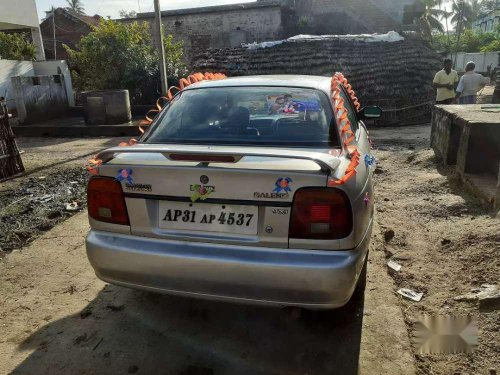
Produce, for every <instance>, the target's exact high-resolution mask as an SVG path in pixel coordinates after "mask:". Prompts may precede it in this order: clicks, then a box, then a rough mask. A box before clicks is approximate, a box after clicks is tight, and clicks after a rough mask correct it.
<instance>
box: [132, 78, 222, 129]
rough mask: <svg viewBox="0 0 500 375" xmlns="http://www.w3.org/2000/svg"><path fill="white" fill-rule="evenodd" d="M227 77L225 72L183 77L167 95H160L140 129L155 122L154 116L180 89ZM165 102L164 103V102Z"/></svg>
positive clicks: (141, 123)
mask: <svg viewBox="0 0 500 375" xmlns="http://www.w3.org/2000/svg"><path fill="white" fill-rule="evenodd" d="M224 78H227V77H226V75H225V74H223V73H208V72H205V73H199V72H198V73H193V74H191V75H189V76H187V77H186V78H181V79H180V80H179V86H171V87H170V88H169V89H168V91H167V94H166V95H165V96H162V97H160V98H159V99H158V100H157V101H156V108H153V109H150V110H149V111H148V113H146V119H145V120H142V121H141V122H140V123H139V130H140V132H141V133H144V129H142V127H141V125H150V124H151V123H152V122H153V119H154V116H156V115H157V114H158V113H160V111H161V110H162V109H163V107H164V106H165V105H166V104H168V103H169V102H170V101H171V100H172V99H173V98H174V96H175V94H177V93H178V92H179V91H182V90H184V89H185V88H186V87H188V86H190V85H192V84H193V83H196V82H201V81H215V80H219V79H224ZM162 103H163V104H162ZM151 116H152V117H151Z"/></svg>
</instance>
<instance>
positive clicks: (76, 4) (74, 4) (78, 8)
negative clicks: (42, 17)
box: [66, 0, 85, 14]
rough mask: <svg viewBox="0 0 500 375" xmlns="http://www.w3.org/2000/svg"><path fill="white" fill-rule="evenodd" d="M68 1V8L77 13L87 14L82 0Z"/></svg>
mask: <svg viewBox="0 0 500 375" xmlns="http://www.w3.org/2000/svg"><path fill="white" fill-rule="evenodd" d="M66 3H68V8H70V9H72V10H74V11H75V12H76V13H80V14H85V8H84V7H83V4H82V2H81V0H66Z"/></svg>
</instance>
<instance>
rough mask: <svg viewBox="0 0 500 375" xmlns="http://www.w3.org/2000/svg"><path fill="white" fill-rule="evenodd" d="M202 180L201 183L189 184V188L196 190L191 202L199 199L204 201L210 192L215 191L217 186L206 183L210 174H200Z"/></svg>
mask: <svg viewBox="0 0 500 375" xmlns="http://www.w3.org/2000/svg"><path fill="white" fill-rule="evenodd" d="M200 182H201V184H192V185H189V190H190V191H192V192H194V194H193V195H191V202H196V201H197V200H202V201H204V200H205V199H207V198H208V196H209V195H210V194H212V193H213V192H214V191H215V186H213V185H206V184H208V182H209V178H208V176H205V175H202V176H200Z"/></svg>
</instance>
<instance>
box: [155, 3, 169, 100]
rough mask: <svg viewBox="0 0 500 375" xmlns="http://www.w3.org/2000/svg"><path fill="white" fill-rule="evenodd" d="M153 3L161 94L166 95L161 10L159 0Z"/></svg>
mask: <svg viewBox="0 0 500 375" xmlns="http://www.w3.org/2000/svg"><path fill="white" fill-rule="evenodd" d="M154 3H155V24H156V28H157V30H156V32H157V37H156V38H155V39H156V43H157V46H156V48H157V49H158V52H159V53H160V78H161V90H162V94H163V95H167V91H168V83H167V67H166V65H165V46H164V45H163V28H162V22H161V10H160V0H154Z"/></svg>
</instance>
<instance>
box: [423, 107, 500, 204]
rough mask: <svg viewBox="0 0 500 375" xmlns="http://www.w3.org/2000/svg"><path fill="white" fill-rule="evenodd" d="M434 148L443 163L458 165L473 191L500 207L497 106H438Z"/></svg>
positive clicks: (432, 136) (433, 127)
mask: <svg viewBox="0 0 500 375" xmlns="http://www.w3.org/2000/svg"><path fill="white" fill-rule="evenodd" d="M431 147H432V148H433V149H434V152H435V153H436V155H437V156H438V157H439V158H440V159H442V160H443V163H444V164H446V165H455V166H456V171H457V173H458V175H459V176H460V177H461V179H462V181H463V182H464V183H465V184H466V186H468V187H470V188H471V191H473V192H474V193H478V195H479V196H481V197H482V198H484V199H485V200H486V201H487V202H489V203H492V204H493V205H496V206H497V207H499V208H500V175H499V170H500V116H498V113H497V112H495V110H494V108H492V109H491V110H489V109H488V108H484V107H483V105H482V104H475V105H443V106H441V105H438V106H435V107H434V111H433V114H432V130H431Z"/></svg>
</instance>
